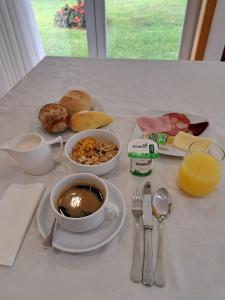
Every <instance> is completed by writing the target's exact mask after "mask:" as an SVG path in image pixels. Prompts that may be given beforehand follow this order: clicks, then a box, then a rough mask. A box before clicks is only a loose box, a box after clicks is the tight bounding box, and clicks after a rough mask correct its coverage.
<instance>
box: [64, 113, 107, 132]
mask: <svg viewBox="0 0 225 300" xmlns="http://www.w3.org/2000/svg"><path fill="white" fill-rule="evenodd" d="M112 121H113V119H112V118H111V117H110V116H109V115H107V114H105V113H104V112H99V111H81V112H78V113H75V114H73V115H72V116H71V117H70V120H69V127H70V128H71V129H72V130H73V131H75V132H79V131H82V130H86V129H94V128H99V127H102V126H105V125H108V124H110V123H111V122H112Z"/></svg>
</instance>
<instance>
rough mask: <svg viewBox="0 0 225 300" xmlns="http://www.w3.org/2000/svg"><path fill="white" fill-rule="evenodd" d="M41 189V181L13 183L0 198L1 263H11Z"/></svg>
mask: <svg viewBox="0 0 225 300" xmlns="http://www.w3.org/2000/svg"><path fill="white" fill-rule="evenodd" d="M43 191H44V184H43V183H34V184H27V185H21V184H15V183H13V184H10V185H9V187H8V189H7V190H6V192H5V194H4V195H3V196H2V198H1V199H0V264H1V265H7V266H12V265H13V263H14V261H15V258H16V255H17V253H18V250H19V248H20V246H21V243H22V241H23V238H24V236H25V233H26V230H27V227H28V225H29V223H30V221H31V218H32V216H33V213H34V210H35V208H36V206H37V204H38V201H39V199H40V197H41V195H42V193H43Z"/></svg>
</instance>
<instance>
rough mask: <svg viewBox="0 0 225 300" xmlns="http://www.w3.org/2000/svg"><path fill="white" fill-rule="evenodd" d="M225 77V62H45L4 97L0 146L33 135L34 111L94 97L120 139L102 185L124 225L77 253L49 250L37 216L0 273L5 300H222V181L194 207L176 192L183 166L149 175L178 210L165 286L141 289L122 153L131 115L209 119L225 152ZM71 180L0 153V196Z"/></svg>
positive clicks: (170, 162)
mask: <svg viewBox="0 0 225 300" xmlns="http://www.w3.org/2000/svg"><path fill="white" fill-rule="evenodd" d="M224 78H225V64H224V63H214V62H164V61H163V62H158V61H155V62H153V61H135V60H95V59H75V58H52V57H47V58H45V59H44V60H43V61H42V62H41V63H40V64H39V65H38V66H37V67H36V68H35V69H34V70H33V71H31V73H30V74H28V76H26V77H25V79H23V80H22V81H21V82H20V83H19V84H18V85H17V86H16V87H15V88H14V89H13V90H12V91H11V92H10V93H9V94H8V95H6V96H5V97H4V98H3V99H1V100H0V128H1V130H0V140H3V139H6V138H11V137H15V136H17V135H19V134H23V133H26V132H30V131H31V130H32V122H33V118H34V115H35V111H36V109H37V107H39V106H41V105H44V104H45V103H48V102H54V101H57V100H58V99H59V98H60V97H61V96H62V95H63V94H64V93H65V92H66V91H68V90H69V89H84V90H86V91H88V92H89V93H90V94H91V95H92V96H93V97H94V98H95V99H97V100H98V101H99V102H100V103H101V104H102V105H103V107H104V109H105V111H106V112H107V113H109V114H111V115H112V116H114V118H115V120H114V122H113V124H112V127H111V130H112V131H113V132H114V133H116V134H117V135H118V136H119V137H120V138H121V141H122V150H123V153H122V155H121V159H120V163H119V164H118V167H117V168H116V169H115V170H113V171H112V172H111V173H109V174H108V175H106V176H104V178H106V179H108V180H110V181H111V182H112V183H113V184H115V185H116V186H117V187H118V188H119V189H120V190H121V192H122V193H123V195H124V197H125V199H126V202H127V218H126V221H125V224H124V226H123V228H122V230H121V232H120V233H119V234H118V235H117V236H116V238H115V239H114V240H113V241H112V242H110V243H109V244H108V245H107V246H104V247H103V248H101V249H99V250H96V251H94V252H90V253H86V254H76V255H75V254H68V253H65V252H60V251H56V250H53V249H48V250H44V249H43V248H42V246H41V236H40V233H39V231H38V228H37V225H36V219H35V216H34V218H33V221H32V224H31V226H30V228H29V230H28V232H27V234H26V237H25V240H24V242H23V244H22V247H21V249H20V251H19V255H18V257H17V259H16V262H15V264H14V266H13V267H11V268H10V267H3V266H0V299H1V300H13V299H16V300H26V299H29V300H31V299H32V300H33V299H34V300H36V299H38V300H40V299H54V300H58V299H60V300H61V299H98V300H100V299H104V300H108V299H110V300H111V299H116V300H117V299H159V300H163V299H165V300H169V299H177V300H189V299H198V300H200V299H202V300H211V299H224V297H225V217H224V213H225V186H224V174H223V177H222V181H221V184H220V186H219V188H218V189H217V191H216V192H215V193H212V194H211V195H209V196H207V197H205V198H203V199H198V200H197V199H191V198H189V197H187V196H186V195H184V194H182V193H181V192H180V191H179V189H178V187H177V183H176V176H177V170H178V167H179V164H180V159H175V158H168V157H167V158H166V157H161V158H159V159H158V160H157V161H156V163H155V169H154V172H153V174H152V175H151V176H150V177H149V178H150V180H151V182H152V186H153V191H155V190H156V189H158V188H159V187H161V186H165V187H166V188H167V189H168V190H169V192H170V194H171V197H172V201H173V209H172V212H171V215H170V216H169V218H168V219H166V220H165V223H164V225H165V227H164V260H165V270H166V286H165V287H164V288H162V289H160V288H156V287H145V286H143V285H142V284H135V283H133V282H131V281H130V279H129V274H130V268H131V261H132V251H133V232H134V225H133V219H132V216H131V213H130V207H131V194H132V185H133V183H134V182H135V180H136V178H135V177H132V175H130V173H129V161H128V158H127V155H126V148H127V142H128V141H129V140H130V137H131V134H132V130H133V127H134V124H135V123H134V120H135V118H134V116H135V115H141V114H144V112H145V111H146V110H156V109H157V110H170V111H179V112H184V113H192V114H197V115H201V116H204V117H205V118H208V119H209V122H210V135H211V136H212V137H213V139H214V141H215V142H218V143H219V144H220V145H222V146H223V147H225V131H224V128H225V118H224V116H225V102H224V101H225V84H224ZM72 172H73V170H72V169H71V167H70V165H69V164H68V163H67V161H66V159H65V157H62V159H61V163H60V164H58V165H56V167H55V168H54V170H53V171H51V172H50V173H48V174H46V175H43V176H38V177H35V176H29V175H26V174H24V173H22V171H21V170H20V169H19V168H18V167H17V165H16V163H15V162H14V160H13V159H12V158H11V157H10V156H9V155H8V154H6V153H4V152H0V197H1V196H2V195H3V193H4V191H5V190H6V188H7V186H8V185H9V183H13V182H15V183H21V184H25V183H33V182H37V181H38V182H44V183H45V184H46V185H47V186H48V187H49V189H51V187H52V186H53V185H54V183H55V182H56V181H57V180H59V179H60V178H62V177H63V176H65V175H68V174H70V173H72ZM46 192H47V191H46ZM155 234H156V233H155Z"/></svg>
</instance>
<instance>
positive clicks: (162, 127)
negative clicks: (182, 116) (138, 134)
mask: <svg viewBox="0 0 225 300" xmlns="http://www.w3.org/2000/svg"><path fill="white" fill-rule="evenodd" d="M136 121H137V124H138V126H139V127H140V128H141V129H142V130H144V131H150V132H152V133H159V132H167V131H171V130H172V127H171V122H170V118H169V117H168V116H162V117H156V118H148V117H139V118H137V119H136Z"/></svg>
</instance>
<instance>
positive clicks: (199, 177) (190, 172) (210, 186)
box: [178, 152, 221, 197]
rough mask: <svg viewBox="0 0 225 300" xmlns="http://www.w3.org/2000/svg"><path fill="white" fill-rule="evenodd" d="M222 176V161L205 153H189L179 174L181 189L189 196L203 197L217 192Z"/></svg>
mask: <svg viewBox="0 0 225 300" xmlns="http://www.w3.org/2000/svg"><path fill="white" fill-rule="evenodd" d="M220 176H221V165H220V161H219V160H217V159H216V158H215V157H213V156H212V155H210V154H208V153H205V152H192V153H188V154H187V155H186V157H185V158H184V160H183V162H182V164H181V167H180V169H179V173H178V183H179V186H180V188H181V189H182V190H183V191H185V192H186V193H187V194H189V195H191V196H195V197H202V196H205V195H207V194H208V193H210V192H212V191H213V190H215V188H216V187H217V185H218V183H219V180H220Z"/></svg>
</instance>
